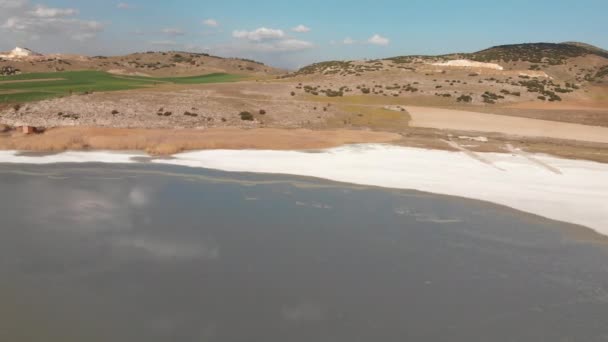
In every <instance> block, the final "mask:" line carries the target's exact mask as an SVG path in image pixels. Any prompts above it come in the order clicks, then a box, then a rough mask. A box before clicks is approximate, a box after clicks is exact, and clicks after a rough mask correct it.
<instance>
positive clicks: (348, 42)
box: [342, 37, 357, 45]
mask: <svg viewBox="0 0 608 342" xmlns="http://www.w3.org/2000/svg"><path fill="white" fill-rule="evenodd" d="M356 42H357V41H356V40H354V39H352V38H351V37H346V38H344V40H343V41H342V44H344V45H353V44H355V43H356Z"/></svg>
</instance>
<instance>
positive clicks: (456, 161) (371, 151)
mask: <svg viewBox="0 0 608 342" xmlns="http://www.w3.org/2000/svg"><path fill="white" fill-rule="evenodd" d="M516 152H517V151H514V153H512V154H508V153H476V154H475V155H474V156H472V155H471V154H467V153H466V152H447V151H439V150H428V149H421V148H410V147H401V146H395V145H374V144H372V145H369V144H365V145H349V146H344V147H339V148H333V149H327V150H322V151H314V153H311V152H310V151H265V150H208V151H197V152H187V153H181V154H177V155H175V156H174V158H173V159H157V160H154V161H153V162H154V163H159V164H172V165H181V166H188V167H197V168H209V169H217V170H224V171H236V172H258V173H274V174H291V175H299V176H312V177H318V178H324V179H329V180H334V181H341V182H349V183H355V184H362V185H372V186H382V187H389V188H398V189H413V190H420V191H425V192H430V193H436V194H443V195H453V196H460V197H466V198H472V199H479V200H484V201H488V202H492V203H496V204H501V205H505V206H508V207H511V208H514V209H518V210H521V211H525V212H529V213H533V214H537V215H540V216H544V217H547V218H550V219H554V220H559V221H564V222H570V223H574V224H579V225H583V226H586V227H589V228H592V229H593V230H595V231H597V232H598V233H601V234H604V235H608V164H602V163H596V162H590V161H581V160H569V159H561V158H556V157H551V156H546V155H537V154H527V153H523V152H522V153H516ZM137 156H140V157H141V156H144V155H142V154H128V153H112V152H65V153H60V154H55V155H48V156H41V157H36V156H23V155H18V154H17V152H15V151H0V163H32V164H33V163H35V164H49V163H60V162H106V163H131V162H134V160H133V157H137Z"/></svg>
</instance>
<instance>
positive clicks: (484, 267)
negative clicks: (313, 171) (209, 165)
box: [0, 164, 608, 342]
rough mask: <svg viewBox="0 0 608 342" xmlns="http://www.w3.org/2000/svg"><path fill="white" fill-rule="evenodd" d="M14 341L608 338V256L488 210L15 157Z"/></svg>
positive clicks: (550, 229)
mask: <svg viewBox="0 0 608 342" xmlns="http://www.w3.org/2000/svg"><path fill="white" fill-rule="evenodd" d="M0 191H1V192H0V220H1V221H0V222H1V223H0V341H11V342H13V341H17V342H20V341H62V342H66V341H112V342H119V341H129V342H136V341H145V342H153V341H231V342H232V341H264V342H272V341H296V342H298V341H307V342H309V341H315V342H324V341H345V342H346V341H348V342H356V341H463V342H464V341H466V342H471V341H484V342H486V341H518V342H519V341H534V342H539V341H585V342H593V341H608V249H607V247H606V245H605V242H604V241H603V240H602V238H600V237H599V236H596V235H594V234H593V233H591V232H589V231H587V230H585V229H582V228H580V227H576V226H571V225H567V224H562V223H558V222H554V221H549V220H545V219H542V218H538V217H535V216H532V215H527V214H522V213H520V212H516V211H514V210H511V209H508V208H504V207H499V206H494V205H489V204H486V203H482V202H478V201H471V200H464V199H459V198H452V197H442V196H435V195H429V194H424V193H419V192H414V191H397V190H389V189H380V188H373V187H362V186H353V185H348V184H338V183H332V182H328V181H322V180H317V179H309V178H298V177H289V176H277V175H254V174H235V173H225V172H217V171H209V170H202V169H189V168H181V167H172V166H154V165H149V164H142V165H107V164H106V165H101V164H70V165H68V164H56V165H45V166H34V165H7V164H4V165H3V164H0Z"/></svg>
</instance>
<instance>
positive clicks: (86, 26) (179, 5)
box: [0, 0, 608, 68]
mask: <svg viewBox="0 0 608 342" xmlns="http://www.w3.org/2000/svg"><path fill="white" fill-rule="evenodd" d="M607 13H608V1H605V0H587V1H577V2H575V1H565V0H561V1H560V0H553V1H542V0H537V1H521V0H515V1H500V2H496V1H488V0H485V1H480V0H468V1H467V0H459V1H456V0H444V1H438V0H426V1H422V0H420V1H418V0H414V1H406V0H401V1H394V0H386V1H382V0H377V1H361V0H350V1H342V0H337V1H320V0H307V1H297V2H296V1H289V0H282V1H229V0H225V1H194V0H182V1H179V0H176V1H158V0H147V1H144V0H124V1H123V2H120V1H116V2H112V1H83V0H79V1H76V0H40V2H36V1H29V0H0V49H2V50H6V49H10V48H12V47H14V46H15V45H25V46H28V47H30V48H32V49H35V50H40V51H41V52H47V53H50V52H66V53H68V52H71V53H85V54H123V53H129V52H135V51H143V50H191V51H196V52H209V53H211V54H216V55H221V56H235V57H245V58H253V59H257V60H261V61H263V62H266V63H269V64H272V65H277V66H281V67H290V68H295V67H298V66H302V65H305V64H308V63H311V62H315V61H321V60H329V59H354V58H376V57H387V56H395V55H404V54H441V53H448V52H459V51H463V52H470V51H476V50H480V49H483V48H487V47H490V46H493V45H499V44H509V43H521V42H540V41H543V42H545V41H546V42H562V41H569V40H576V41H584V42H588V43H591V44H594V45H598V46H600V47H604V48H607V47H608V19H606V18H607V17H608V14H607ZM300 25H302V26H300ZM298 26H300V27H299V29H296V28H298Z"/></svg>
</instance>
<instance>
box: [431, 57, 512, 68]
mask: <svg viewBox="0 0 608 342" xmlns="http://www.w3.org/2000/svg"><path fill="white" fill-rule="evenodd" d="M431 65H434V66H441V67H460V68H481V69H493V70H504V68H503V67H502V66H500V65H498V64H494V63H483V62H475V61H470V60H468V59H456V60H453V61H447V62H441V63H432V64H431Z"/></svg>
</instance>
